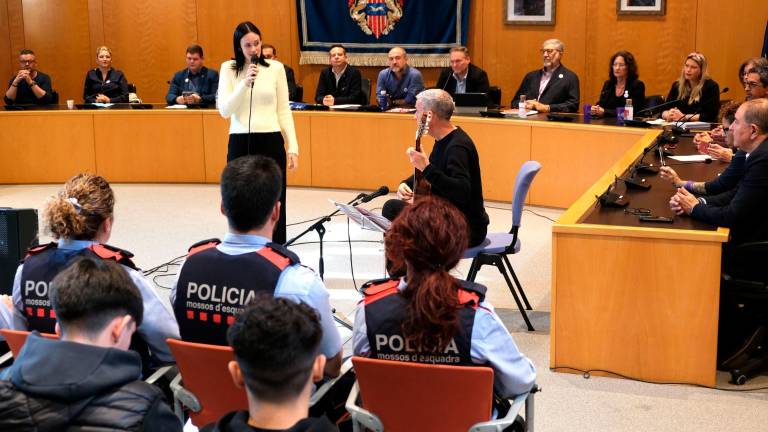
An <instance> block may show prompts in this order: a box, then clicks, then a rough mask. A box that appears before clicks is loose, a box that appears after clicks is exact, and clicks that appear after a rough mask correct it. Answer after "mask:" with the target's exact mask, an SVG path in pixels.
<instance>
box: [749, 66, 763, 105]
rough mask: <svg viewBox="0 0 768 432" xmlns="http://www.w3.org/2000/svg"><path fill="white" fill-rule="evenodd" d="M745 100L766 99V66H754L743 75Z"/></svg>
mask: <svg viewBox="0 0 768 432" xmlns="http://www.w3.org/2000/svg"><path fill="white" fill-rule="evenodd" d="M744 91H745V92H746V93H747V100H752V99H760V98H764V97H768V66H755V67H753V68H752V69H749V71H748V72H747V73H746V74H744Z"/></svg>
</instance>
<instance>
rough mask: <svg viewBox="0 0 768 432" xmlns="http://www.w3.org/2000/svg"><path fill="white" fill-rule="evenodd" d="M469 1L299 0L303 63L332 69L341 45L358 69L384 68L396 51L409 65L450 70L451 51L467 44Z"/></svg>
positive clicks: (297, 4)
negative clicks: (333, 52)
mask: <svg viewBox="0 0 768 432" xmlns="http://www.w3.org/2000/svg"><path fill="white" fill-rule="evenodd" d="M469 1H470V0H430V1H423V0H296V6H297V8H296V9H297V11H298V14H297V15H298V19H299V44H300V46H301V64H328V51H329V50H330V48H331V45H333V44H342V45H344V47H345V48H346V49H347V56H348V58H349V63H350V64H353V65H357V66H386V65H387V52H388V51H389V50H390V48H392V47H394V46H402V47H403V48H405V49H406V51H407V52H408V63H409V64H410V65H411V66H416V67H439V66H447V65H448V50H449V49H450V48H451V47H453V46H457V45H466V43H467V32H468V24H469Z"/></svg>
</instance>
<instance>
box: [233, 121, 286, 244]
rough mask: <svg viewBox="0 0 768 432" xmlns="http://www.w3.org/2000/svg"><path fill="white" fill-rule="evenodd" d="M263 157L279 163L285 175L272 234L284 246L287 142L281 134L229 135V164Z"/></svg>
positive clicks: (275, 240) (274, 239)
mask: <svg viewBox="0 0 768 432" xmlns="http://www.w3.org/2000/svg"><path fill="white" fill-rule="evenodd" d="M247 155H261V156H266V157H268V158H272V159H273V160H274V161H275V162H277V166H279V167H280V171H281V172H282V174H283V184H282V189H281V190H282V192H281V193H280V219H279V220H278V221H277V225H275V231H274V232H273V233H272V241H273V242H274V243H278V244H283V243H285V241H286V234H285V213H286V209H285V186H286V180H285V167H286V155H285V142H284V141H283V135H282V134H281V133H280V132H263V133H251V134H231V135H229V145H228V146H227V162H229V161H231V160H234V159H237V158H239V157H241V156H247Z"/></svg>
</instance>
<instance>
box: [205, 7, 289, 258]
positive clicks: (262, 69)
mask: <svg viewBox="0 0 768 432" xmlns="http://www.w3.org/2000/svg"><path fill="white" fill-rule="evenodd" d="M233 45H234V52H235V58H234V60H230V61H226V62H224V63H222V65H221V72H220V73H219V77H220V78H219V94H218V109H219V112H220V113H221V115H222V117H224V118H229V119H230V124H229V145H228V147H227V162H229V161H231V160H233V159H236V158H238V157H240V156H245V155H253V154H258V155H263V156H267V157H270V158H272V159H274V160H275V162H277V164H278V166H280V169H281V170H282V172H283V185H282V194H281V196H280V220H279V221H278V223H277V226H276V227H275V232H274V234H273V237H272V241H273V242H275V243H285V184H286V183H285V169H286V164H287V166H288V168H289V169H295V168H296V167H297V166H298V160H299V145H298V143H297V141H296V130H295V129H294V126H293V116H292V114H291V109H290V107H289V105H288V82H287V80H286V77H285V68H284V67H283V65H282V63H280V62H278V61H277V60H267V59H265V58H263V57H262V56H261V32H260V31H259V29H258V27H256V26H255V25H254V24H253V23H251V22H249V21H246V22H242V23H240V24H238V25H237V27H236V28H235V34H234V37H233ZM281 131H282V132H283V133H285V137H286V139H287V140H288V152H287V160H286V150H285V143H284V141H283V135H282V134H281Z"/></svg>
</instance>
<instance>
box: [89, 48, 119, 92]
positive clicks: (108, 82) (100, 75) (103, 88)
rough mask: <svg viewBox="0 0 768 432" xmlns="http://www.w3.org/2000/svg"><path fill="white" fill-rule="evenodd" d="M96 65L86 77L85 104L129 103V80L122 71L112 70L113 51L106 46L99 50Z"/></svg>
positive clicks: (97, 50)
mask: <svg viewBox="0 0 768 432" xmlns="http://www.w3.org/2000/svg"><path fill="white" fill-rule="evenodd" d="M96 65H97V67H96V68H95V69H91V70H89V71H88V74H87V75H86V76H85V85H84V86H83V87H84V88H83V99H85V103H94V102H98V103H119V102H128V80H126V79H125V75H124V74H123V72H122V71H119V70H117V69H112V50H110V49H109V48H107V47H105V46H101V47H99V48H97V49H96Z"/></svg>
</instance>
